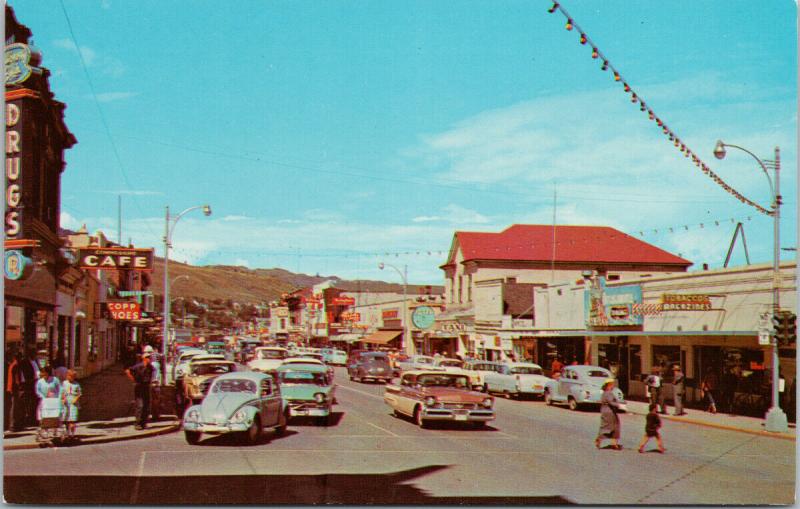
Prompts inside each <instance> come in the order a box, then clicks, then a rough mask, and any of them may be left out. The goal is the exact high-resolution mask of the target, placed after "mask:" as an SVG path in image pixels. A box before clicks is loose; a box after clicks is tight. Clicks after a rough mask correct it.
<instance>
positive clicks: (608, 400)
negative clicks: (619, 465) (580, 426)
mask: <svg viewBox="0 0 800 509" xmlns="http://www.w3.org/2000/svg"><path fill="white" fill-rule="evenodd" d="M614 383H615V382H614V379H613V378H609V379H608V380H606V381H605V382H603V395H602V396H601V397H600V430H599V431H598V432H597V438H595V439H594V445H595V447H597V448H598V449H599V448H600V445H601V442H602V441H603V439H606V438H607V439H610V440H611V448H612V449H614V450H617V451H619V450H621V449H622V446H621V445H620V444H619V437H620V432H621V429H622V426H621V424H620V421H619V415H617V412H618V411H619V410H620V403H619V400H618V399H617V396H616V395H615V394H614V392H613V389H614Z"/></svg>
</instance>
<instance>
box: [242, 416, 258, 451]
mask: <svg viewBox="0 0 800 509" xmlns="http://www.w3.org/2000/svg"><path fill="white" fill-rule="evenodd" d="M245 438H246V439H247V443H248V444H250V445H252V444H255V443H256V442H258V439H259V438H261V418H260V417H258V416H256V418H255V419H253V424H251V425H250V427H249V428H247V431H245Z"/></svg>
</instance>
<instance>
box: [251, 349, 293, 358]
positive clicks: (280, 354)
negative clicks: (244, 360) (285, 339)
mask: <svg viewBox="0 0 800 509" xmlns="http://www.w3.org/2000/svg"><path fill="white" fill-rule="evenodd" d="M286 357H288V355H287V353H286V352H285V351H284V350H261V351H260V352H258V358H259V359H285V358H286Z"/></svg>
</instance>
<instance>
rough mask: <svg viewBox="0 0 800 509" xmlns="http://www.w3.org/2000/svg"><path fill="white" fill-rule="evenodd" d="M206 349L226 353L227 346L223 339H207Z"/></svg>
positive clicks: (210, 351)
mask: <svg viewBox="0 0 800 509" xmlns="http://www.w3.org/2000/svg"><path fill="white" fill-rule="evenodd" d="M206 351H207V352H208V353H215V354H220V355H225V354H226V353H227V348H226V345H225V342H224V341H208V342H206Z"/></svg>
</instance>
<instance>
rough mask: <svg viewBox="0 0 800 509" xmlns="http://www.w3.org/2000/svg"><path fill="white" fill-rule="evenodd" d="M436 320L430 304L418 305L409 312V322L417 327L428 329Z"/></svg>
mask: <svg viewBox="0 0 800 509" xmlns="http://www.w3.org/2000/svg"><path fill="white" fill-rule="evenodd" d="M435 322H436V312H435V311H434V310H433V308H432V307H430V306H419V307H418V308H416V309H414V312H413V313H411V323H413V324H414V326H415V327H417V328H418V329H430V328H431V327H432V326H433V324H434V323H435Z"/></svg>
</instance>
